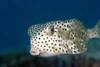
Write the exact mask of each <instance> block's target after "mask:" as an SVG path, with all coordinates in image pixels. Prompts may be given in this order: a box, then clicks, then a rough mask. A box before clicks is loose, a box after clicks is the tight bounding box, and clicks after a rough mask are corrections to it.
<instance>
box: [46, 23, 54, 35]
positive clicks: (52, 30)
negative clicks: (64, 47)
mask: <svg viewBox="0 0 100 67" xmlns="http://www.w3.org/2000/svg"><path fill="white" fill-rule="evenodd" d="M47 34H49V35H53V34H54V26H53V25H51V26H49V28H48V31H47Z"/></svg>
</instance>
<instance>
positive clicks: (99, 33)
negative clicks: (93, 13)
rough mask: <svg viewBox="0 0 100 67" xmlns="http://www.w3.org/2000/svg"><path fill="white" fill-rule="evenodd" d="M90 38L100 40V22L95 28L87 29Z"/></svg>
mask: <svg viewBox="0 0 100 67" xmlns="http://www.w3.org/2000/svg"><path fill="white" fill-rule="evenodd" d="M87 32H88V37H89V39H90V38H99V39H100V20H99V21H98V23H97V25H96V26H95V27H94V28H90V29H87Z"/></svg>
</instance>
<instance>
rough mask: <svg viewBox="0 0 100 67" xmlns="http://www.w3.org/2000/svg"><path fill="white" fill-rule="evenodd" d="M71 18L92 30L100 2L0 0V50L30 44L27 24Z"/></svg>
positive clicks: (99, 15) (92, 0)
mask: <svg viewBox="0 0 100 67" xmlns="http://www.w3.org/2000/svg"><path fill="white" fill-rule="evenodd" d="M73 18H76V19H79V20H80V21H82V23H83V24H84V26H85V27H86V28H92V27H94V26H95V25H96V23H97V21H98V20H99V19H100V0H0V50H2V49H9V48H12V49H13V48H14V49H15V48H17V49H23V48H24V46H25V47H26V45H30V38H29V36H28V34H27V30H28V28H29V27H30V26H31V25H34V24H38V23H44V22H48V21H54V20H67V19H73Z"/></svg>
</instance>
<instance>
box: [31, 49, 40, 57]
mask: <svg viewBox="0 0 100 67" xmlns="http://www.w3.org/2000/svg"><path fill="white" fill-rule="evenodd" d="M30 53H31V55H39V54H40V50H39V49H38V48H33V49H31V50H30Z"/></svg>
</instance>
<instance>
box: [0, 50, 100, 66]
mask: <svg viewBox="0 0 100 67" xmlns="http://www.w3.org/2000/svg"><path fill="white" fill-rule="evenodd" d="M66 58H69V59H68V60H67V61H65V60H62V59H61V57H49V58H42V57H37V56H31V55H30V54H23V53H13V52H12V53H9V54H7V55H0V67H100V61H99V60H95V59H93V58H91V57H88V56H83V55H70V56H68V57H67V56H66ZM66 58H65V59H66Z"/></svg>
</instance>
